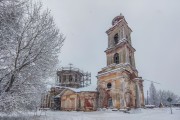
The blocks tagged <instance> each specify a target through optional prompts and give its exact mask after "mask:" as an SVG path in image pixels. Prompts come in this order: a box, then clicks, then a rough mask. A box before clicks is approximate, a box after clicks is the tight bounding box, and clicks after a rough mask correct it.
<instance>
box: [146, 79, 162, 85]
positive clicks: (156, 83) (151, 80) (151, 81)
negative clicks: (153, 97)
mask: <svg viewBox="0 0 180 120" xmlns="http://www.w3.org/2000/svg"><path fill="white" fill-rule="evenodd" d="M143 80H146V81H150V82H153V83H156V84H160V83H158V82H154V81H152V80H148V79H143Z"/></svg>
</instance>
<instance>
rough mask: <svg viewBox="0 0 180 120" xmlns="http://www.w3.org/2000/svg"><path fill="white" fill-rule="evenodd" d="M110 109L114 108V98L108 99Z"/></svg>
mask: <svg viewBox="0 0 180 120" xmlns="http://www.w3.org/2000/svg"><path fill="white" fill-rule="evenodd" d="M108 107H109V108H112V107H113V102H112V98H109V99H108Z"/></svg>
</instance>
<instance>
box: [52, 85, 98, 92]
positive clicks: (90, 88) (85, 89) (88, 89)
mask: <svg viewBox="0 0 180 120" xmlns="http://www.w3.org/2000/svg"><path fill="white" fill-rule="evenodd" d="M53 87H58V88H66V89H70V90H72V91H74V92H96V91H97V90H96V88H97V86H96V85H92V84H91V85H89V86H87V87H82V88H71V87H62V86H53Z"/></svg>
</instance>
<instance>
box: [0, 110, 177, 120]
mask: <svg viewBox="0 0 180 120" xmlns="http://www.w3.org/2000/svg"><path fill="white" fill-rule="evenodd" d="M38 114H39V115H40V113H38ZM28 116H29V115H28ZM27 118H29V119H28V120H180V108H173V114H170V109H169V108H155V109H138V110H132V111H131V113H123V112H119V111H95V112H75V111H74V112H62V111H46V112H41V116H37V117H32V116H31V117H30V116H29V117H27ZM4 119H7V118H5V117H4ZM14 119H15V118H14ZM14 119H11V120H14ZM16 119H17V118H16ZM0 120H2V118H0ZM7 120H10V119H7ZM17 120H19V119H17ZM23 120H25V118H24V119H23Z"/></svg>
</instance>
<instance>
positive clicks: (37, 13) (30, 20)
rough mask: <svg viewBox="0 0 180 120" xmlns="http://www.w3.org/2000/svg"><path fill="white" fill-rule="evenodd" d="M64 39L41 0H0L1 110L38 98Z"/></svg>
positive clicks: (56, 60)
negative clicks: (35, 0)
mask: <svg viewBox="0 0 180 120" xmlns="http://www.w3.org/2000/svg"><path fill="white" fill-rule="evenodd" d="M63 41H64V36H63V34H62V33H60V31H59V29H58V28H57V26H56V24H55V22H54V19H53V17H52V16H51V14H50V11H49V10H43V9H42V4H41V3H32V2H31V1H29V0H0V111H12V110H13V109H18V110H22V109H24V106H28V105H29V104H30V103H31V102H36V100H38V98H40V93H41V91H43V89H42V88H44V85H43V81H45V79H47V77H49V76H50V75H51V73H52V72H53V71H54V69H55V67H56V65H57V63H58V54H59V53H60V49H61V47H62V45H63Z"/></svg>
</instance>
